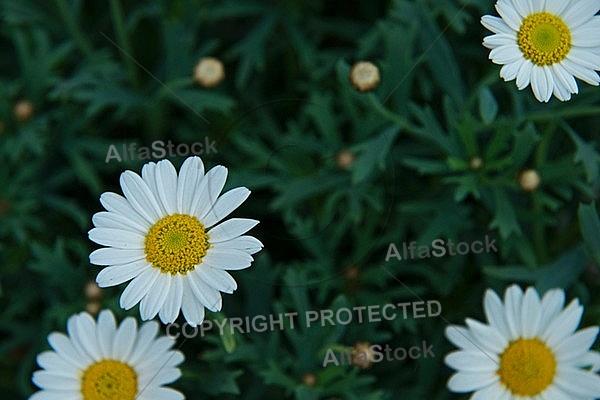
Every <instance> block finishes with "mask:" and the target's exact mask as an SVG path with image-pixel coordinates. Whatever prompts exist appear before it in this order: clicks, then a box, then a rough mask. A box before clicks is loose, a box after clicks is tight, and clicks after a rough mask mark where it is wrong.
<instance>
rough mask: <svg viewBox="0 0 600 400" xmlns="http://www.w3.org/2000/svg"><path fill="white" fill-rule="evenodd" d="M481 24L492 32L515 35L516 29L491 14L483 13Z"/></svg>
mask: <svg viewBox="0 0 600 400" xmlns="http://www.w3.org/2000/svg"><path fill="white" fill-rule="evenodd" d="M481 25H483V26H485V27H486V28H487V29H488V30H490V31H492V32H494V33H501V34H506V35H515V37H516V30H514V29H512V28H511V27H510V26H508V25H506V23H505V22H504V21H503V20H502V18H498V17H493V16H491V15H484V16H483V17H481Z"/></svg>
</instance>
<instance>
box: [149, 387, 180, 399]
mask: <svg viewBox="0 0 600 400" xmlns="http://www.w3.org/2000/svg"><path fill="white" fill-rule="evenodd" d="M154 399H160V400H183V399H185V396H184V395H183V394H181V393H180V392H178V391H177V390H175V389H171V388H165V387H157V388H155V387H153V388H148V389H146V390H144V391H143V392H142V393H141V395H140V397H139V398H138V400H154Z"/></svg>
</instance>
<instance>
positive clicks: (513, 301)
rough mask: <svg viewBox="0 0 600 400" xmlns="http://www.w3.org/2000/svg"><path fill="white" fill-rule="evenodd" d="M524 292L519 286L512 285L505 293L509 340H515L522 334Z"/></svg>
mask: <svg viewBox="0 0 600 400" xmlns="http://www.w3.org/2000/svg"><path fill="white" fill-rule="evenodd" d="M522 302H523V292H522V291H521V288H520V287H519V286H517V285H512V286H510V287H509V288H508V289H506V292H505V293H504V313H505V314H504V316H505V318H506V323H507V325H508V330H509V332H510V336H509V337H508V339H509V340H515V339H517V338H518V337H519V335H520V333H521V304H522Z"/></svg>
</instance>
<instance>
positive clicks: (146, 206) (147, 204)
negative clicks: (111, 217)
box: [120, 171, 162, 224]
mask: <svg viewBox="0 0 600 400" xmlns="http://www.w3.org/2000/svg"><path fill="white" fill-rule="evenodd" d="M120 183H121V189H123V194H124V195H125V197H126V198H127V201H128V202H129V204H131V206H132V207H133V208H134V209H135V210H136V211H137V212H138V214H140V215H141V216H142V217H144V219H145V220H146V221H148V222H149V223H151V224H152V223H154V222H156V221H157V220H158V219H160V217H161V216H162V213H161V210H160V207H159V205H158V202H157V201H156V198H155V197H154V194H153V193H152V192H151V191H150V188H149V187H148V185H146V182H144V180H143V179H142V177H140V176H139V175H138V174H136V173H135V172H133V171H125V172H123V173H122V174H121V179H120Z"/></svg>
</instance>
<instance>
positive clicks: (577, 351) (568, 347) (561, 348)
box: [553, 326, 598, 363]
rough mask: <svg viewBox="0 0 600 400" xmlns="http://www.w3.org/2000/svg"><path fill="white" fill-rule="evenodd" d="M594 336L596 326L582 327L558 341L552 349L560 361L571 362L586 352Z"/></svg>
mask: <svg viewBox="0 0 600 400" xmlns="http://www.w3.org/2000/svg"><path fill="white" fill-rule="evenodd" d="M596 337H598V327H597V326H592V327H589V328H586V329H582V330H580V331H579V332H576V333H575V334H573V335H572V336H569V337H568V338H567V339H565V340H564V341H562V342H561V343H559V344H558V345H557V346H556V347H555V348H554V349H553V350H554V352H555V353H556V355H557V358H558V359H559V361H560V362H561V363H563V362H564V363H571V362H574V361H576V360H578V359H580V358H581V357H583V356H584V355H585V354H586V353H587V352H588V350H589V349H590V347H592V345H593V344H594V342H595V341H596Z"/></svg>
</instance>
